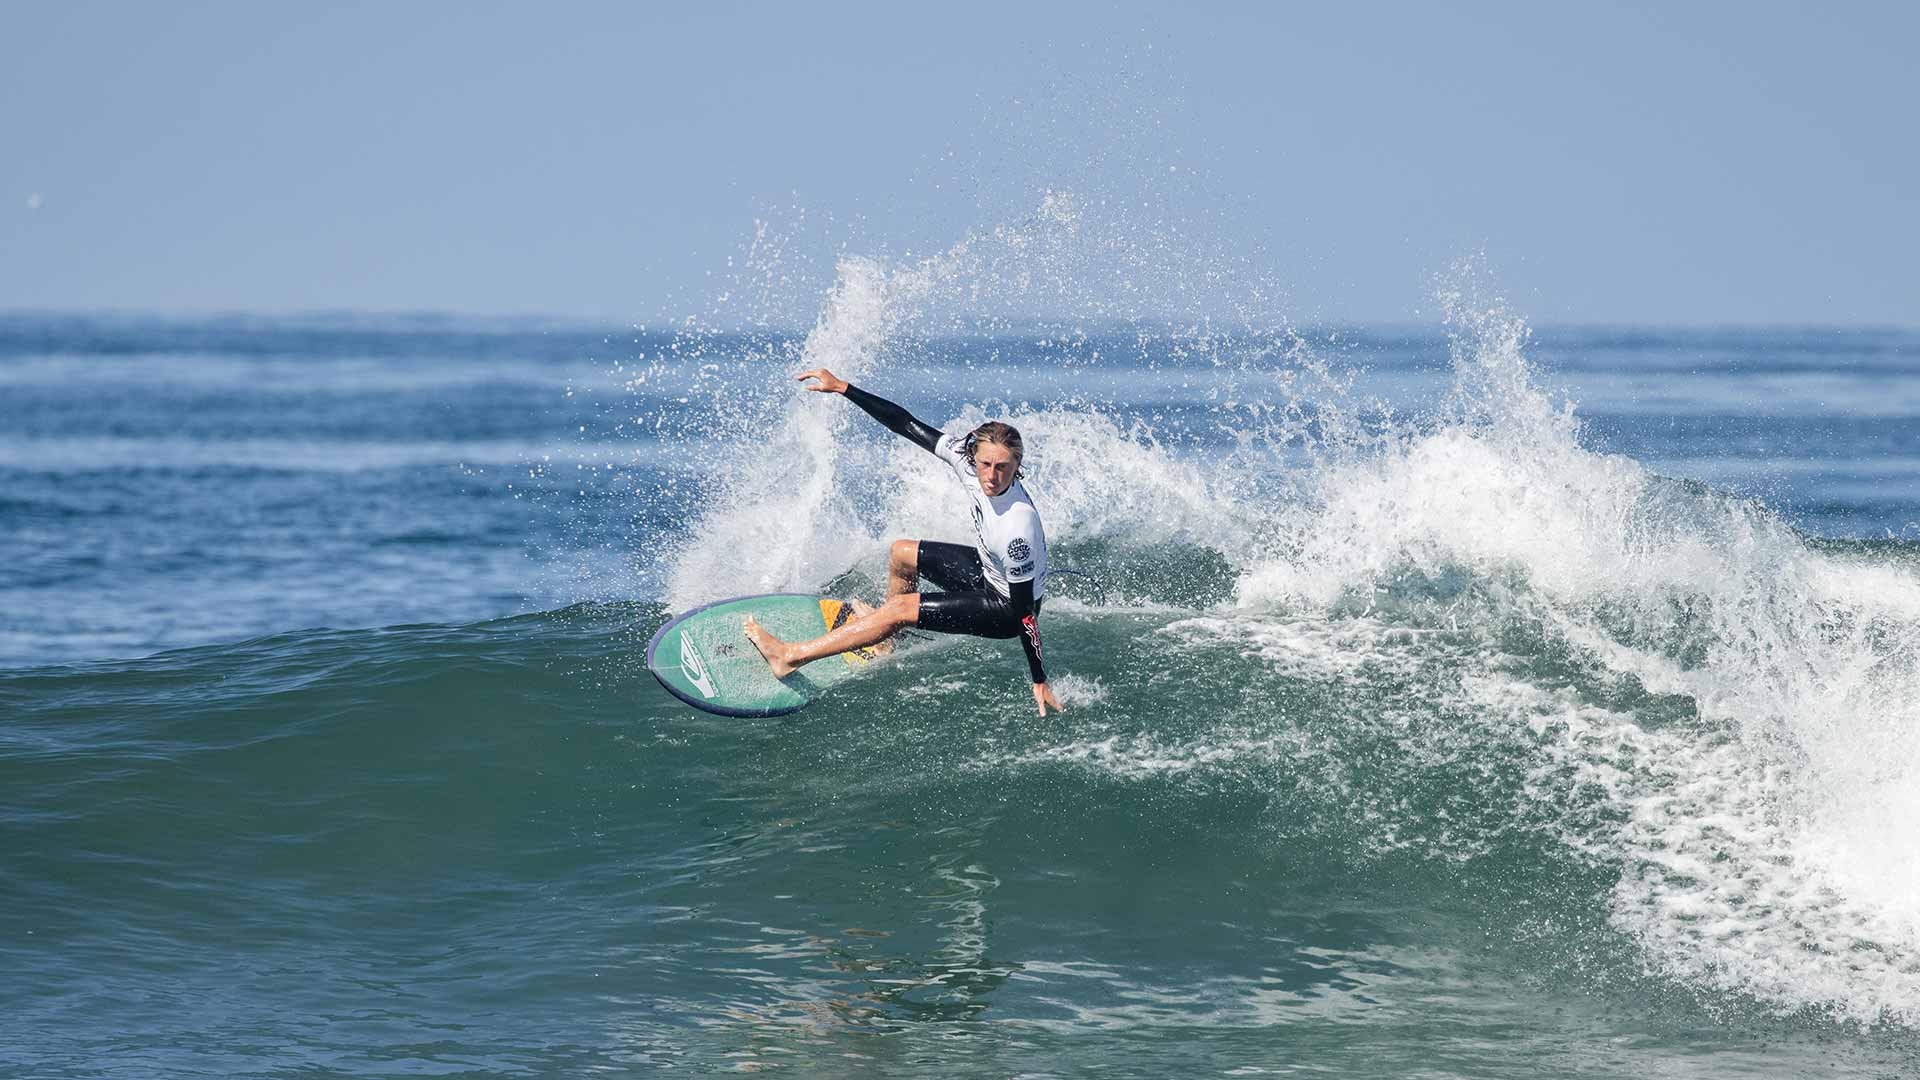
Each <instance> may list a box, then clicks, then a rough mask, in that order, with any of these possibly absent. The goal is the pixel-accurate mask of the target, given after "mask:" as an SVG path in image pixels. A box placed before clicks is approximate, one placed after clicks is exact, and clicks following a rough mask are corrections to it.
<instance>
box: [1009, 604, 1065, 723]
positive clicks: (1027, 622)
mask: <svg viewBox="0 0 1920 1080" xmlns="http://www.w3.org/2000/svg"><path fill="white" fill-rule="evenodd" d="M1007 589H1008V599H1010V600H1012V601H1013V610H1014V611H1015V612H1016V613H1017V614H1018V615H1019V616H1020V649H1021V651H1022V652H1025V653H1026V654H1027V673H1028V674H1029V675H1032V676H1033V703H1034V704H1035V705H1037V706H1039V708H1040V715H1041V716H1045V715H1047V706H1049V705H1051V706H1053V711H1055V712H1065V711H1066V710H1065V709H1064V708H1062V707H1061V705H1060V702H1059V700H1058V699H1056V698H1055V697H1054V696H1053V691H1052V690H1050V689H1048V687H1047V672H1046V669H1045V668H1044V667H1042V666H1041V665H1040V613H1039V612H1038V611H1035V610H1034V603H1033V581H1032V580H1031V579H1028V580H1026V581H1010V582H1008V583H1007Z"/></svg>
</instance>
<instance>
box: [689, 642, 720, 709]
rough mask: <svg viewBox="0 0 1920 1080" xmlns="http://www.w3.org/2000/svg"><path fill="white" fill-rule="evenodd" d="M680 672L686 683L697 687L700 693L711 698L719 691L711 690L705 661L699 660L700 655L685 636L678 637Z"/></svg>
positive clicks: (711, 683)
mask: <svg viewBox="0 0 1920 1080" xmlns="http://www.w3.org/2000/svg"><path fill="white" fill-rule="evenodd" d="M680 671H681V673H682V674H684V675H685V676H686V677H687V681H688V682H690V683H692V684H693V685H694V686H695V687H697V688H698V689H699V691H700V693H702V694H704V695H706V696H707V697H713V696H714V695H715V694H718V693H719V691H718V690H715V689H714V688H713V676H711V675H709V674H707V664H706V661H704V660H702V659H700V653H699V652H698V651H696V650H695V649H694V647H693V642H692V641H691V640H689V639H688V638H687V636H686V635H685V634H681V635H680Z"/></svg>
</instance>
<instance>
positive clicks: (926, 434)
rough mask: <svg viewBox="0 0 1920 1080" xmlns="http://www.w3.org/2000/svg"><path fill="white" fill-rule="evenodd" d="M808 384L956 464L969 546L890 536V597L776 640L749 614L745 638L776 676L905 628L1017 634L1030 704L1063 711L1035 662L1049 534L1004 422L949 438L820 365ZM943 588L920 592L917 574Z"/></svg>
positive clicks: (1015, 438)
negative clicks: (810, 633) (808, 635)
mask: <svg viewBox="0 0 1920 1080" xmlns="http://www.w3.org/2000/svg"><path fill="white" fill-rule="evenodd" d="M796 378H797V379H798V380H799V381H801V382H806V381H807V380H809V379H812V380H814V383H813V385H810V386H808V387H807V389H809V390H813V391H816V392H818V393H824V394H844V395H846V396H847V398H848V399H849V400H850V401H852V402H853V403H854V404H855V405H858V406H860V408H861V409H862V410H864V411H865V412H866V414H867V415H868V416H871V417H873V418H874V419H875V420H878V421H880V423H881V424H882V425H884V426H885V427H886V428H887V430H889V431H891V432H893V433H894V434H896V435H899V436H900V437H902V438H904V439H906V440H907V441H908V442H911V443H913V444H914V445H915V446H918V447H920V448H921V449H923V450H926V451H928V452H929V453H931V454H933V456H935V457H937V458H939V459H940V460H941V461H942V462H944V463H946V464H947V465H948V466H949V467H951V468H952V469H953V470H954V473H955V475H957V476H958V477H959V478H960V482H961V485H962V486H963V487H964V488H965V489H966V491H967V494H968V496H969V498H970V499H971V500H972V502H973V530H974V536H975V539H976V544H975V546H974V547H973V548H968V547H966V546H965V545H963V544H947V543H941V542H940V541H937V540H896V541H894V542H893V550H892V553H891V558H890V559H889V561H888V567H887V599H886V602H885V603H883V604H881V605H880V606H879V607H877V608H870V609H868V610H866V611H864V612H862V613H861V614H860V615H859V616H858V617H857V618H854V619H852V620H849V621H848V622H847V623H845V624H844V625H842V626H841V627H840V628H839V629H837V630H834V631H832V632H830V633H828V634H825V635H824V636H821V637H817V638H814V639H813V640H812V641H802V642H787V641H781V640H780V639H779V638H777V637H774V636H773V635H772V634H770V633H768V632H767V630H766V628H764V627H762V626H761V625H760V624H759V623H757V622H755V621H754V620H753V619H752V618H748V619H747V622H746V631H747V639H748V640H749V641H751V642H753V645H754V648H756V649H759V650H760V655H761V656H764V657H766V660H767V664H768V665H769V666H770V667H772V668H773V673H774V675H775V676H776V677H778V678H782V679H784V678H786V677H787V676H788V675H791V674H793V672H794V670H795V669H797V668H799V667H800V666H801V665H802V664H806V663H810V662H812V661H814V660H819V659H821V658H823V657H828V656H834V655H837V654H839V653H843V652H846V651H848V650H850V649H858V648H862V647H864V646H867V645H873V644H875V643H877V642H880V641H883V640H885V639H886V638H887V637H889V636H891V635H892V634H893V633H894V632H895V631H897V630H899V629H900V628H901V627H904V626H918V627H919V628H921V629H922V630H931V631H934V632H936V633H942V634H972V635H974V636H976V637H984V638H1019V639H1020V647H1021V649H1022V650H1024V651H1025V652H1026V654H1027V670H1028V673H1029V674H1030V675H1032V676H1033V702H1034V704H1035V705H1037V706H1039V709H1040V715H1041V716H1045V715H1047V708H1048V706H1052V707H1053V709H1054V710H1055V711H1056V712H1063V711H1065V710H1063V709H1062V708H1061V706H1060V702H1059V701H1058V700H1057V699H1056V698H1055V697H1054V696H1053V691H1052V690H1049V689H1048V688H1047V675H1046V672H1045V670H1044V669H1042V667H1041V665H1040V602H1041V600H1042V599H1043V598H1044V597H1045V595H1046V581H1047V537H1046V533H1045V532H1043V531H1042V530H1041V528H1040V512H1039V511H1038V510H1036V509H1034V506H1033V500H1032V499H1031V498H1029V497H1028V496H1027V489H1026V487H1025V486H1024V485H1022V484H1021V483H1020V459H1021V455H1022V453H1023V450H1024V448H1023V446H1022V444H1021V441H1020V432H1019V431H1018V430H1016V429H1015V428H1014V427H1013V426H1012V425H1011V424H1003V423H1000V422H999V421H997V420H996V421H990V422H988V423H985V424H981V425H980V426H979V427H977V428H974V429H973V430H972V431H971V432H968V433H967V434H965V435H957V436H956V435H947V434H944V433H942V432H941V431H940V430H939V429H937V428H933V427H929V426H928V425H926V424H925V423H922V422H921V421H919V420H917V419H915V418H914V416H913V415H912V414H911V413H909V412H907V410H905V409H903V408H901V407H900V406H898V405H895V404H894V403H893V402H891V401H888V400H886V399H885V398H880V397H875V396H874V395H872V394H869V393H867V392H866V391H865V390H862V389H860V388H859V387H857V386H854V385H852V384H850V383H848V382H847V381H846V380H845V379H841V378H838V377H836V376H835V375H834V374H833V372H831V371H828V370H827V369H826V368H815V369H814V370H812V371H807V372H802V373H801V374H800V375H798V376H796ZM922 577H925V578H926V579H927V580H929V581H931V582H933V583H934V584H935V585H938V586H940V588H941V590H942V591H941V592H937V593H922V592H919V591H917V589H918V586H919V582H920V578H922Z"/></svg>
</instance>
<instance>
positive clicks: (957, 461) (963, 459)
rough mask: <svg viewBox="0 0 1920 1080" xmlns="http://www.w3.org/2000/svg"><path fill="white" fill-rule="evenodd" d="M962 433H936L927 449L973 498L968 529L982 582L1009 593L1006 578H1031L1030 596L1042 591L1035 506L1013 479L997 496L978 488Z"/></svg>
mask: <svg viewBox="0 0 1920 1080" xmlns="http://www.w3.org/2000/svg"><path fill="white" fill-rule="evenodd" d="M966 442H967V437H966V436H965V435H942V436H940V441H939V442H938V443H936V444H934V448H933V452H934V455H935V456H937V457H938V458H939V459H940V460H941V461H944V462H946V463H947V464H949V465H951V466H953V471H954V473H955V475H957V476H959V477H960V486H961V487H963V488H965V489H966V490H967V495H968V496H970V497H971V498H972V499H973V533H974V537H975V546H976V549H977V550H978V551H979V552H980V566H981V567H982V569H984V570H985V571H986V575H987V584H989V585H991V586H993V591H994V592H997V593H999V594H1000V595H1001V596H1010V594H1009V592H1008V590H1007V582H1009V581H1031V582H1033V598H1034V599H1035V600H1038V599H1040V598H1041V597H1043V596H1045V595H1046V594H1047V534H1046V533H1045V532H1043V531H1041V528H1040V511H1038V510H1036V509H1034V508H1033V500H1032V499H1030V498H1028V497H1027V489H1026V488H1025V487H1024V486H1022V485H1021V483H1020V481H1018V480H1015V481H1014V482H1013V483H1012V484H1009V485H1008V486H1007V490H1006V491H1004V492H1002V493H1000V494H999V495H993V496H989V495H988V494H987V493H986V492H984V491H981V490H980V478H979V477H978V476H977V475H975V473H974V471H973V466H972V465H969V464H967V455H966V454H965V453H963V452H962V451H963V449H964V448H965V446H966Z"/></svg>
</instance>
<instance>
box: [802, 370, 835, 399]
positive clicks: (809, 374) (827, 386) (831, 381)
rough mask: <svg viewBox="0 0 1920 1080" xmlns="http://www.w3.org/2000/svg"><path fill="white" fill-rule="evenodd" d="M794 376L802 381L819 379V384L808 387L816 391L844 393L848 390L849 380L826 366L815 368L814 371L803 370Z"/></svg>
mask: <svg viewBox="0 0 1920 1080" xmlns="http://www.w3.org/2000/svg"><path fill="white" fill-rule="evenodd" d="M794 378H795V379H797V380H799V381H800V382H806V381H807V380H808V379H819V380H820V385H819V386H809V387H807V389H809V390H812V391H814V392H815V393H821V394H844V393H846V392H847V380H845V379H842V378H839V377H838V376H836V375H834V373H833V372H831V371H828V370H827V369H826V368H814V369H813V370H812V371H803V372H801V373H800V374H798V375H795V376H794Z"/></svg>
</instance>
